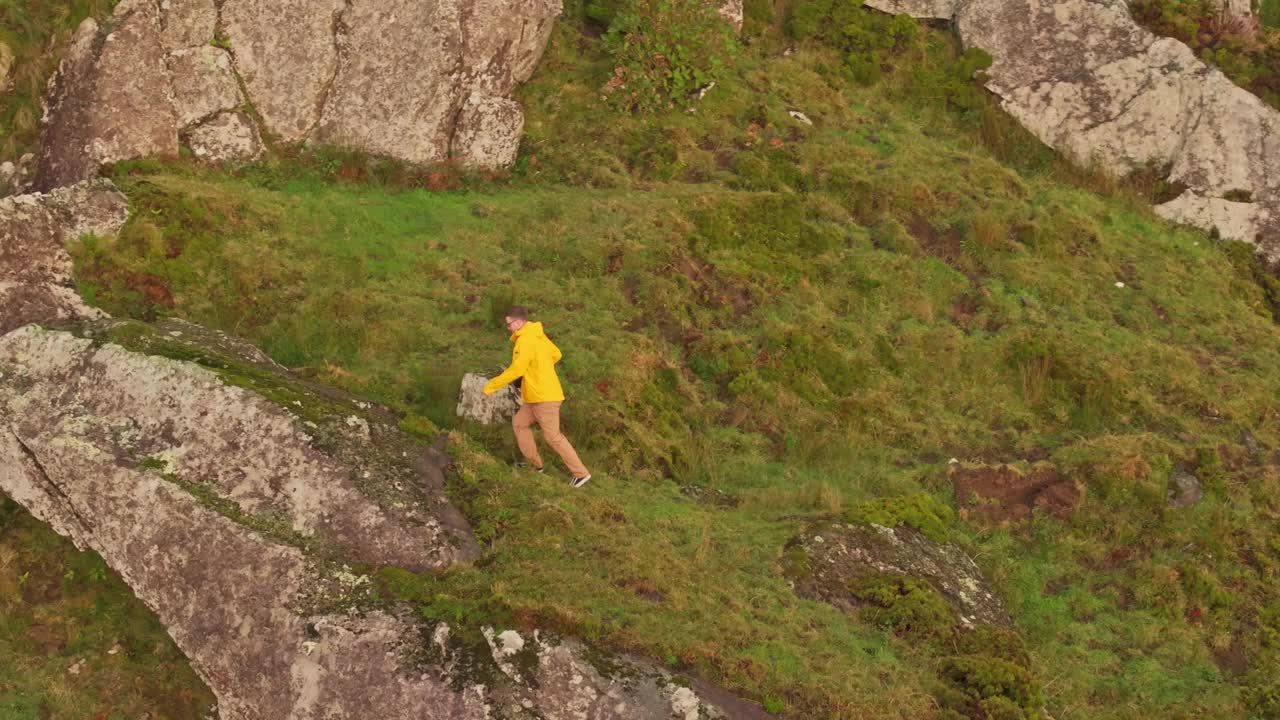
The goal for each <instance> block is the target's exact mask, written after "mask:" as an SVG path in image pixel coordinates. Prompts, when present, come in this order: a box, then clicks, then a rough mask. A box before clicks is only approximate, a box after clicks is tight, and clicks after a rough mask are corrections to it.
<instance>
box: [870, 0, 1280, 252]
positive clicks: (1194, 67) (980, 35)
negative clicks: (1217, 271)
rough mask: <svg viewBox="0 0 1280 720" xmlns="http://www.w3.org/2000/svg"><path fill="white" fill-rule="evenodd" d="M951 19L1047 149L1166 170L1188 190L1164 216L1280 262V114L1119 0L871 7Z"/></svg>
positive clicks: (919, 0)
mask: <svg viewBox="0 0 1280 720" xmlns="http://www.w3.org/2000/svg"><path fill="white" fill-rule="evenodd" d="M868 5H871V6H872V7H876V8H878V9H882V10H885V11H888V12H907V13H910V14H912V15H915V16H916V17H924V18H953V19H954V20H955V22H956V26H957V28H958V30H959V33H960V37H961V40H962V41H963V42H964V44H965V45H966V46H967V47H979V48H982V49H983V50H986V51H987V52H989V53H990V54H991V56H992V58H993V64H992V66H991V68H990V70H989V72H988V82H987V87H988V88H990V89H991V90H992V91H993V92H995V93H996V94H997V95H999V96H1000V98H1001V99H1002V104H1003V106H1004V108H1005V109H1006V110H1007V111H1008V112H1009V113H1010V114H1011V115H1013V116H1014V117H1015V118H1017V119H1018V120H1019V122H1021V123H1022V124H1023V125H1025V126H1026V127H1027V128H1028V129H1029V130H1031V131H1032V132H1033V133H1034V134H1035V135H1036V136H1037V137H1039V138H1040V139H1041V140H1043V141H1044V142H1045V143H1046V144H1048V145H1049V146H1051V147H1053V148H1055V149H1057V150H1060V151H1062V152H1064V153H1066V154H1068V155H1069V156H1071V157H1072V158H1073V159H1074V160H1076V161H1077V162H1079V163H1081V164H1085V165H1096V166H1099V167H1102V168H1105V169H1107V170H1110V171H1112V172H1115V173H1119V174H1125V173H1128V172H1131V171H1133V170H1136V169H1139V168H1142V167H1145V166H1148V165H1152V166H1156V167H1160V168H1167V169H1168V179H1169V180H1170V182H1171V183H1174V184H1179V185H1183V186H1185V187H1186V191H1185V192H1184V193H1182V195H1181V196H1179V197H1177V198H1176V199H1174V200H1173V201H1171V202H1168V203H1165V204H1163V205H1160V206H1158V207H1157V208H1156V211H1157V212H1158V213H1159V214H1161V215H1162V216H1164V217H1166V218H1168V219H1170V220H1174V221H1176V222H1181V223H1186V224H1189V225H1193V226H1196V227H1201V228H1204V229H1213V228H1216V229H1217V230H1218V231H1219V232H1220V233H1221V234H1222V235H1223V236H1224V237H1228V238H1234V239H1239V240H1245V241H1247V242H1252V243H1256V244H1257V245H1258V247H1259V250H1260V251H1261V252H1263V253H1264V254H1266V255H1267V256H1268V257H1269V258H1271V259H1273V260H1274V259H1280V112H1277V111H1276V110H1275V109H1273V108H1271V107H1269V106H1267V105H1266V104H1265V103H1263V102H1262V101H1261V100H1259V99H1258V98H1257V97H1255V96H1253V95H1252V94H1250V93H1249V92H1248V91H1246V90H1244V89H1243V88H1240V87H1238V86H1236V85H1235V84H1234V83H1232V82H1231V80H1230V79H1229V78H1227V77H1226V76H1225V75H1223V74H1222V73H1221V72H1219V71H1217V70H1215V69H1213V68H1210V67H1209V66H1207V65H1205V64H1204V63H1203V62H1201V61H1200V60H1199V59H1197V58H1196V57H1195V56H1194V54H1193V53H1192V52H1191V50H1190V49H1189V48H1187V46H1185V45H1183V44H1182V43H1180V42H1178V41H1176V40H1172V39H1169V38H1157V37H1155V36H1154V35H1152V34H1151V33H1150V32H1148V31H1146V30H1145V29H1143V28H1141V27H1140V26H1138V25H1137V24H1136V23H1135V22H1134V21H1133V19H1132V18H1131V17H1130V15H1129V11H1128V6H1127V4H1126V3H1124V2H1122V1H1121V0H1107V1H1105V2H1093V1H1090V0H1066V1H1065V2H1050V1H1049V0H971V1H970V2H965V3H960V2H955V0H938V1H937V2H930V1H929V0H870V2H868Z"/></svg>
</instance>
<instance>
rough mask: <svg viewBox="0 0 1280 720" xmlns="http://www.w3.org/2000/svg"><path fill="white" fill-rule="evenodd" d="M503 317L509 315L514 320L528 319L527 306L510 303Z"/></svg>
mask: <svg viewBox="0 0 1280 720" xmlns="http://www.w3.org/2000/svg"><path fill="white" fill-rule="evenodd" d="M505 317H509V318H512V319H514V320H528V319H529V308H527V307H525V306H523V305H512V306H511V307H509V308H507V314H506V315H505Z"/></svg>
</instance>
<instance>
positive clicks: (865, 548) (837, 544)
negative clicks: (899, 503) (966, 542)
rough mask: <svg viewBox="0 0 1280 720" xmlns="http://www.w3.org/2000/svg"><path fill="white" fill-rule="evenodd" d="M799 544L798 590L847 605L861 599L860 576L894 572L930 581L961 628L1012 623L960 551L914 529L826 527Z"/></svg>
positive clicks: (853, 604)
mask: <svg viewBox="0 0 1280 720" xmlns="http://www.w3.org/2000/svg"><path fill="white" fill-rule="evenodd" d="M797 549H798V550H799V551H800V552H802V553H803V556H804V558H805V560H804V566H805V567H804V571H803V572H801V573H799V574H798V575H797V576H796V577H794V578H793V582H794V584H795V587H796V591H797V592H799V593H801V594H802V595H806V596H809V597H815V598H819V599H822V600H826V601H827V602H830V603H832V604H834V605H837V606H839V607H844V608H849V609H851V608H853V607H855V606H857V605H858V604H859V601H858V600H856V599H855V598H854V597H853V596H852V595H851V593H850V588H851V587H853V586H855V585H856V584H857V582H858V581H860V580H862V579H864V578H866V577H868V576H870V575H875V574H887V575H897V576H903V577H909V578H914V579H916V580H921V581H924V582H926V583H928V584H929V585H931V586H932V587H933V588H934V589H935V590H937V591H938V592H939V593H940V594H941V595H942V596H943V597H944V598H946V599H947V601H948V602H949V603H950V604H951V606H952V607H953V608H954V609H955V611H956V614H957V617H958V621H959V623H960V624H961V625H962V626H964V627H969V628H972V627H975V626H978V625H1003V626H1007V625H1009V624H1010V620H1009V615H1008V613H1007V612H1006V611H1005V609H1004V606H1003V604H1002V603H1001V602H1000V599H999V598H998V597H997V596H996V594H995V592H993V591H992V590H991V587H990V585H989V584H988V583H987V581H986V579H985V578H984V577H983V575H982V571H981V570H979V569H978V566H977V564H976V563H974V562H973V560H972V559H970V558H969V556H968V555H966V554H965V552H964V551H963V550H961V549H960V548H958V547H956V546H955V545H952V544H939V543H935V542H933V541H932V540H930V539H928V538H926V537H925V536H924V535H922V534H920V532H919V531H917V530H915V529H913V528H909V527H899V528H888V527H883V526H881V525H874V524H857V525H835V526H828V527H826V528H822V529H820V530H816V531H814V532H812V533H810V534H808V535H807V536H806V537H803V538H799V539H798V540H796V541H795V542H794V543H793V545H792V550H793V551H795V550H797Z"/></svg>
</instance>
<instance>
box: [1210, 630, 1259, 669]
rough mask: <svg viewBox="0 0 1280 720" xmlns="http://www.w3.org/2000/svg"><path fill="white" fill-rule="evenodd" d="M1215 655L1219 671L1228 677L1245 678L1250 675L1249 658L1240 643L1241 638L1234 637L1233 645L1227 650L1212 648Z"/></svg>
mask: <svg viewBox="0 0 1280 720" xmlns="http://www.w3.org/2000/svg"><path fill="white" fill-rule="evenodd" d="M1210 650H1211V651H1212V654H1213V664H1215V665H1217V666H1218V670H1221V671H1222V674H1223V675H1226V676H1228V677H1243V676H1245V675H1247V674H1248V673H1249V656H1248V655H1247V654H1246V653H1245V651H1244V645H1243V644H1242V643H1241V642H1240V638H1239V636H1232V638H1231V644H1230V645H1228V646H1227V647H1226V648H1224V649H1222V650H1219V649H1217V648H1210Z"/></svg>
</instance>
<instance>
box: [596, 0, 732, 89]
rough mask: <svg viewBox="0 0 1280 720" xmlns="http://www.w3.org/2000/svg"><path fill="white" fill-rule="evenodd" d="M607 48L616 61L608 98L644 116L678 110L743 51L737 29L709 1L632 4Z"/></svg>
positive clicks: (612, 29)
mask: <svg viewBox="0 0 1280 720" xmlns="http://www.w3.org/2000/svg"><path fill="white" fill-rule="evenodd" d="M604 44H605V48H606V50H608V52H609V55H610V56H611V57H612V59H613V63H614V71H613V76H612V77H611V78H610V79H609V82H608V83H606V84H605V86H604V91H603V92H604V96H605V98H606V99H607V100H608V101H609V102H611V103H613V104H614V105H615V106H617V107H619V108H622V109H625V110H633V111H640V112H655V111H659V110H663V109H672V108H674V107H675V106H676V105H677V104H678V103H681V102H683V101H684V100H685V99H686V98H688V97H689V96H690V95H691V94H692V93H694V92H696V91H697V90H698V89H700V88H703V87H706V86H707V85H708V84H709V83H711V81H713V80H715V79H716V78H717V77H719V76H720V74H721V73H722V72H723V71H724V67H725V65H726V63H728V62H729V61H730V59H731V58H732V57H733V55H734V54H735V51H736V47H737V45H736V40H735V39H734V37H733V29H732V28H731V27H730V26H729V24H728V23H727V22H725V21H724V19H723V18H721V17H720V15H719V13H718V12H717V11H716V9H715V8H714V7H713V6H712V4H711V3H707V2H703V0H628V2H627V4H626V5H625V6H624V7H622V8H621V9H620V10H619V11H618V13H617V15H616V17H614V18H613V21H612V23H611V24H610V26H609V32H608V34H607V35H605V38H604Z"/></svg>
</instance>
